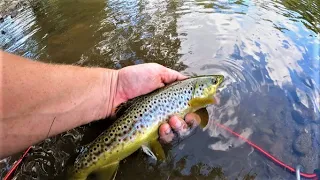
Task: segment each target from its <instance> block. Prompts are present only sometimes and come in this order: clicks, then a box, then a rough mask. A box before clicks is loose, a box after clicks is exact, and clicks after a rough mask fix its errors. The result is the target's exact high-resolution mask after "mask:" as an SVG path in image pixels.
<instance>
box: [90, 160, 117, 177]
mask: <svg viewBox="0 0 320 180" xmlns="http://www.w3.org/2000/svg"><path fill="white" fill-rule="evenodd" d="M118 167H119V161H117V162H114V163H111V164H108V165H105V166H102V167H101V168H99V169H98V170H96V171H95V174H96V177H97V178H96V179H98V180H114V179H115V177H116V175H117V171H118Z"/></svg>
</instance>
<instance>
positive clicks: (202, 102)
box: [188, 97, 215, 109]
mask: <svg viewBox="0 0 320 180" xmlns="http://www.w3.org/2000/svg"><path fill="white" fill-rule="evenodd" d="M214 102H215V101H214V98H199V97H197V98H192V99H191V100H190V101H189V102H188V103H189V106H191V108H194V109H198V108H203V107H205V106H207V105H209V104H213V103H214Z"/></svg>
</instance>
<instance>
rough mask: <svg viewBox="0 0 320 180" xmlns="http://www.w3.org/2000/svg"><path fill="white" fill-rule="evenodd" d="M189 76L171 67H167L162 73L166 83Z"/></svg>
mask: <svg viewBox="0 0 320 180" xmlns="http://www.w3.org/2000/svg"><path fill="white" fill-rule="evenodd" d="M187 78H188V77H187V76H185V75H183V74H181V73H179V72H178V71H175V70H172V69H169V68H165V70H164V72H163V73H162V75H161V81H162V82H163V83H165V84H169V83H172V82H175V81H178V80H184V79H187Z"/></svg>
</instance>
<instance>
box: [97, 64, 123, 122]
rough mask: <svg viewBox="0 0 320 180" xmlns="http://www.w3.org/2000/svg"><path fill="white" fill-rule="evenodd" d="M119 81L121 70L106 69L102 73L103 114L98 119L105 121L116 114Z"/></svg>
mask: <svg viewBox="0 0 320 180" xmlns="http://www.w3.org/2000/svg"><path fill="white" fill-rule="evenodd" d="M118 80H119V70H113V69H107V70H106V69H104V71H103V73H102V87H101V91H102V92H101V94H102V98H101V99H102V106H101V108H100V109H101V113H100V117H98V119H103V118H106V117H108V116H111V115H112V114H113V112H114V108H115V107H114V105H115V101H116V94H117V87H118Z"/></svg>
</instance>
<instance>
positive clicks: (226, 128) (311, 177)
mask: <svg viewBox="0 0 320 180" xmlns="http://www.w3.org/2000/svg"><path fill="white" fill-rule="evenodd" d="M214 124H215V125H217V126H218V127H220V128H222V129H224V130H226V131H228V132H229V133H231V134H233V135H234V136H237V137H238V138H239V139H242V140H244V141H245V142H246V143H248V144H249V145H250V146H252V147H253V148H255V149H256V150H258V151H259V152H261V153H262V154H264V155H266V156H267V157H268V158H270V159H271V160H272V161H273V162H275V163H276V164H278V165H280V166H282V167H284V168H286V169H288V170H289V171H291V172H292V173H295V172H296V169H295V168H293V167H291V166H289V165H287V164H285V163H284V162H282V161H280V160H279V159H277V158H275V157H274V156H272V155H271V154H269V153H268V152H266V151H265V150H263V149H262V148H261V147H259V146H258V145H256V144H254V143H253V142H251V141H250V140H248V139H246V138H244V137H243V136H241V135H240V134H238V133H236V132H234V131H232V130H231V129H230V128H228V127H227V126H224V125H222V124H219V123H216V122H215V123H214ZM300 175H301V176H302V177H304V178H308V179H317V174H315V173H312V174H309V173H302V172H301V173H300Z"/></svg>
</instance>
